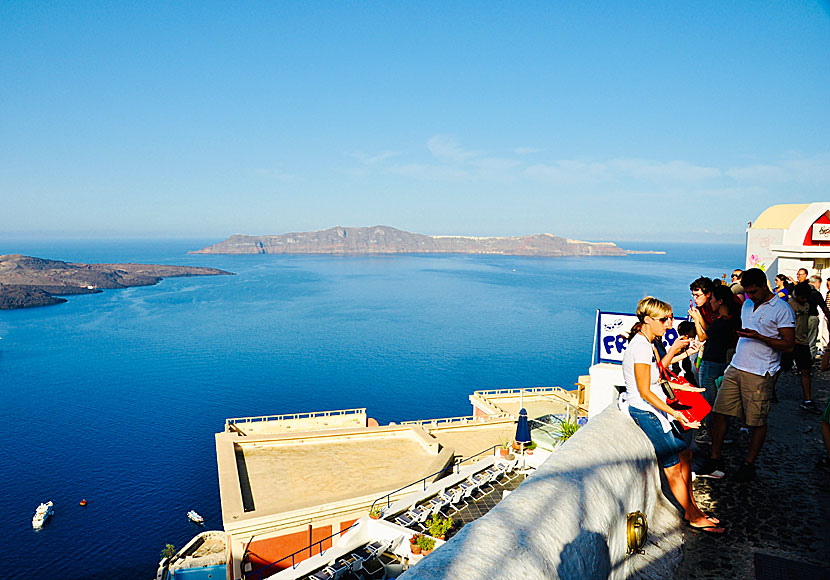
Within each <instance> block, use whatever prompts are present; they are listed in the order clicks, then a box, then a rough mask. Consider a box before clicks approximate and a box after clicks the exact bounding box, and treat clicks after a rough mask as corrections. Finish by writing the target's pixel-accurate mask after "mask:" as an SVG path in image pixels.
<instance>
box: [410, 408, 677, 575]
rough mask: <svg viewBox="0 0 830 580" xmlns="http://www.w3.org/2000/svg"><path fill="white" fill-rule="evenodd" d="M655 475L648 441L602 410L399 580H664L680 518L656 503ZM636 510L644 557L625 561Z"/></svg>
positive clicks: (625, 420)
mask: <svg viewBox="0 0 830 580" xmlns="http://www.w3.org/2000/svg"><path fill="white" fill-rule="evenodd" d="M659 472H660V469H659V467H658V466H657V461H656V457H655V455H654V448H653V447H652V445H651V443H650V442H649V440H648V438H646V436H645V435H644V434H643V432H642V431H641V430H640V429H639V428H638V427H637V426H636V425H635V424H634V422H633V421H631V419H630V418H629V417H628V416H627V415H624V414H623V413H621V412H620V411H619V410H618V409H616V408H615V407H614V408H608V409H606V410H605V411H603V412H602V413H600V414H599V415H597V416H596V417H594V418H593V419H592V420H591V421H590V422H589V423H588V424H587V425H586V426H585V427H584V428H582V429H580V430H579V431H578V432H577V434H576V435H574V437H572V438H571V439H570V440H569V441H568V442H567V443H566V444H565V445H563V446H562V447H561V448H559V450H558V451H557V452H556V453H554V454H553V455H551V457H550V458H549V459H548V460H547V461H546V462H545V463H544V464H543V465H542V466H540V467H539V469H538V470H537V471H536V472H535V473H534V474H533V475H532V476H530V477H529V478H528V479H527V480H526V481H525V482H524V483H522V485H520V486H519V488H518V489H516V491H514V492H513V493H512V494H510V495H509V496H508V497H506V498H505V499H504V500H502V501H501V502H499V504H498V505H496V507H495V508H493V510H491V511H490V512H489V513H488V514H486V515H485V516H484V517H482V518H480V519H479V520H476V521H475V522H472V523H470V524H468V525H466V526H464V527H463V528H462V529H461V531H460V532H459V533H458V534H457V535H456V536H455V537H453V538H452V539H451V540H450V541H449V542H447V543H446V544H445V545H443V546H442V547H441V548H440V549H439V550H436V551H435V552H434V553H433V554H431V555H430V556H429V557H427V558H425V559H424V560H423V561H422V562H420V563H419V564H418V565H417V566H415V567H413V568H411V569H410V570H409V571H407V572H406V573H405V574H404V575H403V576H402V577H401V579H402V580H403V579H406V580H449V579H457V578H465V579H469V580H485V579H486V580H496V579H505V580H512V579H517V580H518V579H519V578H521V579H522V580H536V579H539V580H551V579H556V578H563V579H568V580H571V579H576V578H590V579H594V578H596V579H602V580H605V579H608V578H613V579H615V580H618V579H624V578H631V577H637V576H640V575H643V574H644V575H645V576H649V577H653V578H662V577H671V576H672V575H673V572H674V569H675V568H676V566H677V565H678V564H679V562H680V557H681V553H680V543H681V541H682V540H681V536H680V533H679V532H678V531H677V530H679V523H680V518H679V514H678V513H677V512H676V510H674V509H673V508H672V506H671V505H670V504H669V503H668V501H666V499H665V498H664V496H663V495H662V493H661V489H660V477H659ZM637 510H640V511H643V513H645V514H647V516H648V518H649V529H650V539H651V546H649V545H647V551H649V550H650V552H649V553H646V554H638V555H636V556H627V555H626V548H627V543H626V519H627V518H626V516H627V514H628V513H630V512H633V511H637Z"/></svg>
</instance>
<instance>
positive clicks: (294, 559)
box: [242, 520, 360, 580]
mask: <svg viewBox="0 0 830 580" xmlns="http://www.w3.org/2000/svg"><path fill="white" fill-rule="evenodd" d="M358 521H360V520H358ZM357 523H358V522H354V523H353V524H352V525H350V526H349V527H348V528H346V529H345V530H340V531H339V532H335V533H333V534H332V535H330V536H326V537H325V538H323V539H322V540H317V541H316V542H313V543H311V544H309V545H308V546H306V547H305V548H303V549H301V550H297V551H296V552H294V553H293V554H288V555H287V556H284V557H282V558H280V559H279V560H277V561H276V562H271V563H270V564H268V565H267V566H263V567H262V568H260V569H259V570H253V571H251V572H248V573H247V574H243V575H242V576H243V578H245V579H246V580H248V579H250V578H257V579H258V580H262V573H263V572H265V571H266V570H268V569H270V568H273V567H274V566H277V565H279V564H281V563H283V562H285V563H286V565H285V566H283V567H282V568H280V569H281V570H284V569H285V568H287V567H288V562H287V560H289V559H290V560H291V568H296V567H297V564H299V563H300V562H302V561H304V560H307V559H308V558H311V557H312V556H313V555H314V547H315V546H319V550H320V551H319V552H318V554H322V553H323V552H325V551H326V550H328V549H329V548H326V550H324V549H323V544H324V543H325V542H327V541H329V540H331V539H332V538H334V537H335V536H342V535H343V534H345V533H346V532H348V531H349V530H351V529H352V528H353V527H355V526H356V525H357ZM332 544H334V542H333V541H332ZM306 552H308V556H307V557H305V558H302V559H299V560H298V558H299V556H300V555H301V554H305V553H306ZM276 572H279V570H274V573H276Z"/></svg>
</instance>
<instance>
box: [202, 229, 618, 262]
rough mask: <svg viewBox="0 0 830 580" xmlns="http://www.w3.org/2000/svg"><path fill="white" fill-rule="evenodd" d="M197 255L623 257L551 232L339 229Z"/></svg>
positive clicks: (228, 245)
mask: <svg viewBox="0 0 830 580" xmlns="http://www.w3.org/2000/svg"><path fill="white" fill-rule="evenodd" d="M190 253H192V254H343V255H345V254H503V255H509V256H544V257H551V256H624V255H626V254H627V252H626V250H623V249H622V248H619V247H617V245H616V244H614V243H612V242H583V241H579V240H569V239H567V238H560V237H558V236H554V235H552V234H534V235H530V236H515V237H492V238H490V237H487V238H479V237H465V236H425V235H423V234H414V233H411V232H405V231H403V230H399V229H396V228H392V227H389V226H373V227H366V228H344V227H340V226H338V227H334V228H330V229H328V230H322V231H317V232H295V233H290V234H282V235H278V236H244V235H234V236H231V237H230V238H228V239H227V240H225V241H223V242H219V243H217V244H213V245H211V246H208V247H206V248H202V249H201V250H196V251H194V252H190Z"/></svg>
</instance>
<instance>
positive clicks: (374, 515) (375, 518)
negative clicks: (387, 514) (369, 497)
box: [369, 514, 380, 520]
mask: <svg viewBox="0 0 830 580" xmlns="http://www.w3.org/2000/svg"><path fill="white" fill-rule="evenodd" d="M369 517H370V518H372V519H373V520H379V519H380V514H369Z"/></svg>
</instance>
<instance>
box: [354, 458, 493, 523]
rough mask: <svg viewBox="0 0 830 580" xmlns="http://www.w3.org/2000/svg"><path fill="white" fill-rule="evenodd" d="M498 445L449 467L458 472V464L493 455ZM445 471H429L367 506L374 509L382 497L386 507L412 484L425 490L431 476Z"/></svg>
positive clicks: (459, 469)
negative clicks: (397, 494)
mask: <svg viewBox="0 0 830 580" xmlns="http://www.w3.org/2000/svg"><path fill="white" fill-rule="evenodd" d="M499 447H501V445H493V446H492V447H488V448H487V449H485V450H484V451H479V452H478V453H476V454H475V455H470V456H469V457H467V458H465V459H461V460H459V461H456V462H454V463H453V465H452V467H451V468H450V469H451V470H454V471H455V472H456V473H459V472H460V471H461V467H460V466H461V464H462V463H466V462H468V461H470V460H471V459H475V458H476V457H478V456H480V455H484V454H489V453H493V455H495V453H496V449H498V448H499ZM446 471H447V468H446V467H445V468H444V469H442V470H440V471H436V472H435V473H431V474H429V475H427V476H426V477H423V478H421V479H419V480H418V481H413V482H412V483H410V484H408V485H405V486H403V487H402V488H400V489H396V490H395V491H392V492H390V493H387V494H386V495H384V496H381V497H379V498H377V499H376V500H375V501H373V502H372V505H371V507H370V508H369V511H370V512H371V511H372V510H373V509H374V507H375V505H376V504H377V503H378V502H379V501H382V500H384V499H385V500H386V507H387V508H388V507H389V506H391V505H392V496H393V495H395V494H396V493H398V492H400V491H403V490H405V489H408V488H410V487H412V486H413V485H418V484H423V491H426V490H427V480H428V479H430V478H431V477H435V476H436V475H439V474H441V473H444V472H446Z"/></svg>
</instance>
